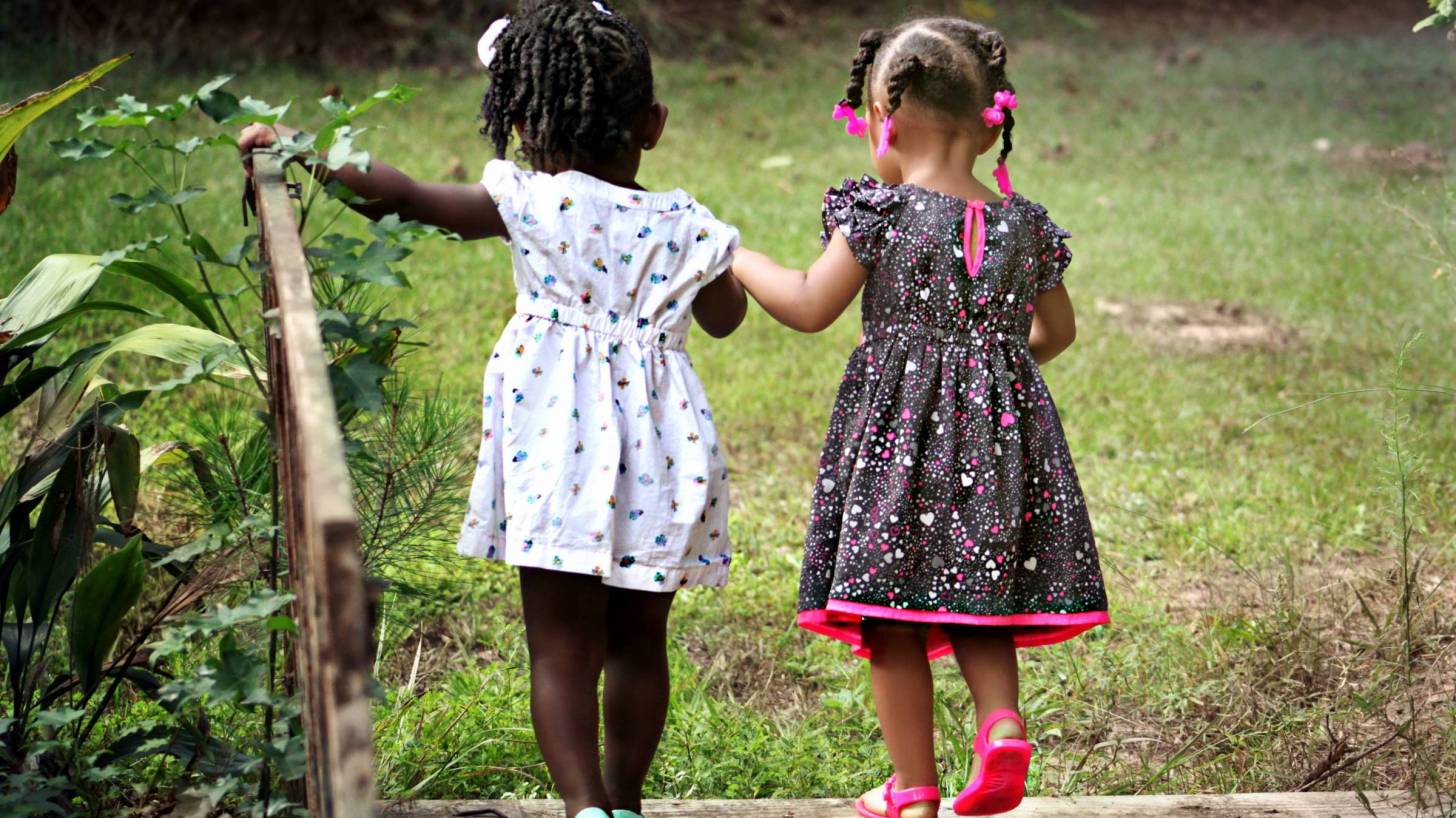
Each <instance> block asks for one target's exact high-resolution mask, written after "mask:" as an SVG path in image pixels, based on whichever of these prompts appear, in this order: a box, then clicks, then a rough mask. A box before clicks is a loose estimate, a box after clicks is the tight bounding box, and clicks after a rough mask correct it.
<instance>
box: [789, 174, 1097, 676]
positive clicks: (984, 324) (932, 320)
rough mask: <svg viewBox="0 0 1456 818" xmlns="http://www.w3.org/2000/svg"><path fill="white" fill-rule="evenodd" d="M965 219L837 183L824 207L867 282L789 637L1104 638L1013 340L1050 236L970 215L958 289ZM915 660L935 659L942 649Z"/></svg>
mask: <svg viewBox="0 0 1456 818" xmlns="http://www.w3.org/2000/svg"><path fill="white" fill-rule="evenodd" d="M966 207H967V202H966V201H965V200H963V199H957V198H955V197H952V196H948V195H945V194H942V193H938V192H935V191H931V190H927V189H924V188H919V187H916V186H913V185H898V186H889V185H881V184H879V183H877V182H875V181H874V180H872V179H869V178H865V179H863V180H861V181H859V182H855V181H852V180H846V182H845V185H844V186H843V187H842V188H840V189H831V190H830V191H829V193H828V195H827V196H826V199H825V211H824V222H825V235H824V238H825V241H826V242H827V241H828V239H829V237H830V236H831V235H832V233H833V232H834V231H836V230H837V231H839V232H840V233H842V234H843V235H844V237H845V239H846V240H847V241H848V243H849V245H850V248H851V250H852V251H853V253H854V255H855V258H856V259H858V260H859V261H860V263H861V264H863V265H865V266H866V267H867V268H868V269H869V270H870V277H869V279H868V281H867V283H866V285H865V290H864V294H863V297H862V311H863V320H864V328H865V342H864V343H863V344H862V345H861V346H860V347H859V348H858V349H856V350H855V352H854V354H853V355H852V356H851V357H850V360H849V363H848V365H847V367H846V368H845V372H844V378H843V381H842V383H841V385H840V388H839V394H838V397H837V399H836V401H835V406H834V410H833V413H832V415H831V418H830V423H829V430H828V432H827V434H826V436H825V442H824V452H823V455H822V457H821V460H820V465H819V472H818V481H817V484H816V486H815V490H814V499H813V510H812V516H811V523H810V527H809V533H808V537H807V541H806V544H805V553H804V567H803V573H802V577H801V583H800V589H799V609H800V612H801V613H800V621H801V623H803V624H804V625H805V626H806V627H810V628H811V629H813V630H816V631H819V632H822V633H825V634H827V635H830V636H833V637H835V638H839V639H842V640H844V641H846V642H850V643H851V644H853V645H855V646H856V647H858V648H859V649H860V650H859V652H860V653H861V654H862V655H863V648H862V646H861V642H860V639H859V623H860V621H861V619H862V617H864V616H871V617H881V618H889V619H902V620H910V621H916V622H923V623H928V624H931V625H950V624H975V625H1000V626H1006V627H1012V628H1014V629H1015V630H1016V633H1017V641H1018V643H1019V644H1022V645H1032V644H1049V643H1051V642H1056V641H1061V640H1062V639H1066V638H1070V637H1071V636H1073V635H1075V634H1076V633H1080V632H1081V631H1083V630H1086V629H1087V628H1089V627H1092V626H1094V625H1096V624H1101V623H1102V622H1105V621H1106V614H1105V611H1106V608H1107V599H1106V594H1105V592H1104V589H1103V583H1102V575H1101V570H1100V568H1099V565H1098V557H1097V548H1096V545H1095V543H1094V539H1093V535H1092V526H1091V522H1090V520H1089V518H1088V514H1087V508H1086V502H1085V500H1084V498H1083V495H1082V490H1081V487H1080V485H1079V483H1078V480H1077V474H1076V470H1075V469H1074V468H1073V465H1072V458H1071V454H1070V452H1069V451H1068V448H1067V441H1066V437H1065V436H1064V434H1063V432H1062V426H1061V421H1060V418H1059V417H1058V414H1057V410H1056V407H1055V405H1054V404H1053V402H1052V398H1051V394H1050V393H1049V392H1048V391H1047V387H1046V383H1045V382H1044V381H1043V380H1042V376H1041V372H1040V370H1039V369H1038V367H1037V364H1036V361H1035V359H1034V358H1033V357H1032V354H1031V350H1030V348H1029V347H1028V346H1027V340H1026V339H1027V335H1028V333H1029V331H1030V328H1031V321H1032V316H1033V314H1034V300H1035V297H1036V295H1037V294H1038V293H1040V292H1044V291H1046V290H1049V289H1051V288H1053V287H1055V286H1056V285H1057V284H1059V283H1060V282H1061V280H1062V276H1063V274H1064V272H1065V270H1066V267H1067V264H1068V263H1069V262H1070V260H1071V253H1070V251H1069V250H1068V249H1067V247H1066V244H1065V240H1066V239H1067V238H1068V237H1069V235H1070V234H1068V233H1067V232H1066V231H1064V230H1062V229H1061V228H1059V227H1057V226H1056V224H1054V223H1053V222H1052V221H1051V220H1050V219H1049V218H1048V217H1047V214H1046V210H1045V209H1044V208H1042V207H1041V206H1040V205H1037V204H1035V203H1033V202H1031V201H1029V200H1027V199H1025V198H1023V197H1021V196H1013V197H1011V198H1009V199H1006V200H1004V201H1001V202H995V203H991V204H988V205H987V206H986V234H987V235H986V254H985V261H984V264H983V266H982V268H981V270H980V272H979V275H978V276H977V277H976V278H971V277H970V276H969V275H968V273H967V265H966V260H965V257H964V253H963V250H962V236H961V231H962V228H963V224H964V215H965V211H966ZM937 633H938V635H939V637H940V638H939V639H932V640H931V652H932V655H939V654H943V653H944V652H945V651H946V649H947V646H946V644H945V640H944V638H943V637H944V635H943V632H941V631H937Z"/></svg>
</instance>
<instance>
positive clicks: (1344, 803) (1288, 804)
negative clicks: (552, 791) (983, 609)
mask: <svg viewBox="0 0 1456 818" xmlns="http://www.w3.org/2000/svg"><path fill="white" fill-rule="evenodd" d="M1365 797H1366V799H1368V801H1369V804H1370V808H1369V809H1366V807H1365V804H1364V803H1363V802H1362V801H1361V799H1360V796H1358V795H1356V794H1355V793H1352V792H1308V793H1267V794H1264V793H1258V794H1243V795H1130V796H1092V797H1087V798H1028V799H1026V801H1025V802H1024V803H1023V804H1022V805H1021V807H1020V808H1019V809H1017V810H1016V811H1015V812H1014V813H1011V814H1010V815H1011V816H1012V818H1153V816H1158V818H1165V817H1166V818H1180V816H1181V817H1182V818H1194V817H1195V816H1196V818H1360V816H1368V815H1374V816H1377V818H1386V816H1391V818H1394V817H1395V816H1413V815H1415V814H1416V810H1415V808H1414V806H1413V805H1412V802H1411V799H1410V797H1409V796H1407V795H1406V794H1405V793H1400V792H1372V793H1366V794H1365ZM492 810H493V811H494V812H492ZM645 812H646V815H647V816H648V818H706V816H739V815H741V816H745V818H854V815H855V811H854V802H853V801H847V800H838V799H817V800H805V801H650V802H648V804H647V809H646V810H645ZM563 814H564V813H563V812H562V808H561V802H560V801H397V802H385V804H384V809H383V810H382V812H381V815H382V816H383V817H384V818H495V817H497V816H498V818H560V817H561V816H562V815H563ZM940 816H941V818H952V816H954V813H952V812H951V810H950V802H949V801H948V800H947V801H946V802H945V804H944V805H943V806H942V807H941V810H940Z"/></svg>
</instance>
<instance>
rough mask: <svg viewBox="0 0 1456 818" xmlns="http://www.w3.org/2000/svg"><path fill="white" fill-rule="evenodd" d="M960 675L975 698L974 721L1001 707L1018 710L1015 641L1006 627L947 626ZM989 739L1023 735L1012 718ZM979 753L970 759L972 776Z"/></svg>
mask: <svg viewBox="0 0 1456 818" xmlns="http://www.w3.org/2000/svg"><path fill="white" fill-rule="evenodd" d="M946 633H947V634H948V635H949V636H950V642H951V645H952V646H954V648H955V656H956V661H957V662H958V663H959V664H960V666H961V675H962V676H964V677H965V679H966V684H967V685H969V686H970V688H971V696H972V697H973V698H974V699H975V701H976V724H977V726H978V729H979V725H980V724H981V723H982V722H983V721H984V720H985V718H986V717H987V716H989V715H990V714H991V713H993V712H995V711H996V710H1000V709H1001V708H1003V707H1004V708H1008V709H1011V710H1017V711H1018V712H1019V708H1018V705H1017V701H1018V699H1019V697H1020V692H1021V690H1020V679H1019V678H1018V674H1017V669H1016V644H1015V643H1014V642H1013V641H1012V637H1011V632H1010V631H1009V630H1008V629H1005V628H959V627H958V628H947V629H946ZM991 738H993V739H999V738H1025V736H1024V735H1023V732H1022V730H1021V728H1019V727H1017V726H1016V723H1015V722H1013V721H1002V722H1000V723H999V724H997V725H995V726H994V727H992V728H991ZM980 766H981V759H980V757H979V756H977V757H976V758H975V760H974V761H972V762H971V777H972V778H974V777H975V775H976V773H977V772H978V771H979V770H980Z"/></svg>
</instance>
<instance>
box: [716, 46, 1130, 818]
mask: <svg viewBox="0 0 1456 818" xmlns="http://www.w3.org/2000/svg"><path fill="white" fill-rule="evenodd" d="M862 101H867V102H868V115H869V118H868V120H864V119H861V118H860V117H859V116H858V114H856V113H855V110H856V109H858V108H859V107H860V104H861V102H862ZM1016 107H1017V100H1016V96H1015V93H1014V90H1013V88H1012V86H1011V83H1010V82H1009V80H1008V79H1007V78H1006V44H1005V41H1004V40H1003V39H1002V37H1001V35H1000V34H999V33H997V32H994V31H990V30H988V29H985V28H983V27H981V26H979V25H976V24H974V23H971V22H969V21H966V20H961V19H955V18H936V19H924V20H915V21H912V22H909V23H906V24H904V25H901V26H899V27H898V28H895V29H893V30H890V31H869V32H866V33H865V34H864V35H863V36H862V37H861V39H860V51H859V54H858V55H857V56H856V57H855V60H854V69H853V72H852V75H851V81H850V84H849V87H848V89H847V91H846V95H845V99H844V100H843V101H842V102H841V103H840V105H839V106H837V107H836V109H835V117H836V118H837V119H847V120H848V124H847V130H848V131H849V132H850V133H851V134H853V135H857V136H868V137H869V140H870V145H871V146H873V148H872V153H873V162H874V166H875V170H876V171H877V172H878V174H879V176H880V178H881V179H883V180H884V181H883V182H877V181H875V180H874V179H871V178H869V177H865V178H864V179H862V180H861V181H858V182H855V181H852V180H846V182H845V183H844V185H843V186H842V187H840V188H838V189H831V190H830V191H829V192H828V194H827V195H826V197H825V202H824V242H825V246H826V249H825V252H824V255H823V256H821V257H820V258H819V260H818V261H816V262H815V263H814V264H813V265H812V266H811V267H810V268H809V269H808V271H806V272H801V271H797V270H789V269H785V268H783V267H781V266H779V265H778V264H776V263H774V262H773V261H772V260H770V259H768V258H767V257H765V256H763V255H761V254H758V253H754V252H751V251H746V250H741V251H739V253H738V255H737V258H736V260H735V262H734V265H733V272H734V274H735V275H736V276H737V277H738V279H739V280H740V281H742V283H743V285H744V286H745V287H746V288H747V289H748V291H749V292H750V293H751V294H752V295H753V296H754V297H755V298H756V299H757V300H758V301H759V303H760V304H762V305H763V307H764V309H765V310H767V311H768V312H769V313H770V314H771V315H773V316H774V317H775V318H777V319H778V320H779V321H781V322H782V323H784V324H786V325H788V326H790V327H793V328H795V329H799V330H802V331H806V332H817V331H819V330H822V329H824V328H825V327H827V326H829V324H831V323H832V322H833V321H834V320H835V319H836V318H837V317H838V316H839V315H840V314H841V313H842V312H843V311H844V310H845V309H846V308H847V307H848V306H849V304H850V302H852V301H853V300H854V297H855V295H856V294H858V293H859V292H860V291H861V289H863V299H862V317H863V321H864V341H863V343H862V344H861V345H860V347H859V348H858V349H856V350H855V352H854V354H853V355H852V356H851V357H850V360H849V364H848V366H847V367H846V369H845V373H844V379H843V382H842V383H841V385H840V389H839V395H838V398H837V399H836V401H835V405H834V411H833V414H832V415H831V418H830V422H829V431H828V433H827V434H826V436H825V442H824V453H823V456H822V458H821V460H820V465H819V474H818V482H817V484H816V486H815V488H814V500H813V510H812V516H811V522H810V526H809V533H808V538H807V542H806V544H805V553H804V567H803V575H802V579H801V582H800V587H799V624H800V625H802V626H803V627H805V628H807V629H809V630H812V631H815V632H817V633H821V634H824V635H826V636H830V637H833V638H835V639H839V640H842V641H844V642H847V643H848V644H850V645H851V646H852V647H853V649H854V652H855V653H856V654H858V655H860V656H863V657H866V658H868V659H869V660H870V665H871V675H872V679H873V687H874V692H875V706H876V710H877V713H878V715H879V720H880V725H881V729H882V731H883V733H884V736H885V743H886V745H887V747H888V749H889V754H890V759H891V761H892V762H893V764H894V768H895V775H894V776H892V777H891V779H890V781H889V782H887V783H886V784H885V785H884V787H882V788H876V789H874V790H871V791H870V792H867V793H865V795H864V797H863V798H861V799H860V801H859V803H858V805H857V807H858V810H859V812H860V814H861V815H864V816H869V817H870V818H878V816H886V815H887V816H890V818H899V816H902V815H903V816H904V817H905V818H929V816H933V815H934V814H935V810H936V808H937V806H938V804H939V801H940V795H939V786H938V782H937V774H936V764H935V758H934V752H933V746H932V738H931V734H932V715H931V714H932V695H933V691H932V686H931V675H930V667H929V660H931V659H934V658H936V657H939V656H943V655H949V654H952V653H953V654H954V655H955V657H956V659H957V660H958V662H959V663H960V667H961V670H962V673H963V675H964V676H965V679H966V682H967V683H968V684H969V685H970V688H971V691H972V694H973V695H974V697H975V702H976V711H977V716H978V721H979V724H980V730H979V733H978V736H977V739H976V745H975V751H976V760H975V763H974V765H973V768H972V780H971V782H970V784H969V786H967V787H966V788H965V789H964V790H962V791H961V793H960V794H959V796H958V797H957V798H956V799H955V803H954V805H953V806H954V809H955V812H956V813H957V814H960V815H990V814H994V813H998V812H1005V811H1007V810H1010V809H1012V808H1014V807H1015V806H1016V805H1017V804H1019V803H1020V801H1021V798H1022V795H1023V792H1024V789H1025V778H1026V772H1027V768H1028V766H1029V763H1030V755H1031V745H1030V744H1029V743H1027V741H1026V734H1025V727H1024V725H1023V723H1022V721H1021V719H1020V717H1019V716H1018V715H1017V713H1016V708H1017V668H1016V648H1017V647H1029V646H1033V645H1047V644H1052V643H1055V642H1060V641H1063V640H1065V639H1070V638H1071V637H1073V636H1075V635H1076V634H1079V633H1081V632H1083V631H1085V630H1087V629H1089V628H1092V627H1094V626H1096V625H1099V624H1103V623H1105V622H1107V621H1108V620H1107V599H1106V595H1105V593H1104V591H1103V584H1102V575H1101V571H1100V569H1099V567H1098V560H1097V549H1096V546H1095V545H1094V543H1093V537H1092V527H1091V523H1090V521H1089V519H1088V516H1087V509H1086V504H1085V501H1084V499H1083V496H1082V490H1081V487H1080V486H1079V484H1078V482H1077V475H1076V472H1075V470H1074V469H1073V467H1072V459H1071V456H1070V454H1069V452H1068V450H1067V442H1066V438H1065V436H1064V435H1063V432H1062V426H1061V421H1060V419H1059V417H1058V415H1057V410H1056V408H1055V406H1054V405H1053V404H1052V399H1051V395H1050V394H1049V393H1048V392H1047V387H1046V383H1045V382H1044V381H1043V380H1042V376H1041V372H1040V370H1039V368H1038V366H1039V365H1040V364H1044V363H1046V362H1047V361H1049V360H1051V359H1052V358H1054V357H1056V355H1058V354H1059V353H1060V352H1062V351H1063V350H1064V349H1066V348H1067V346H1068V345H1070V344H1071V342H1072V339H1073V336H1074V334H1075V321H1074V318H1073V313H1072V305H1071V301H1070V299H1069V298H1068V295H1067V291H1066V289H1065V287H1064V286H1063V285H1062V276H1063V273H1064V271H1065V270H1066V268H1067V264H1068V263H1069V262H1070V261H1071V253H1070V251H1069V250H1068V249H1067V247H1066V245H1065V243H1064V242H1065V239H1067V238H1068V237H1069V234H1068V233H1067V232H1066V231H1064V230H1062V229H1061V228H1060V227H1058V226H1057V225H1056V224H1054V223H1053V222H1052V221H1051V219H1049V218H1048V217H1047V213H1046V210H1045V209H1044V208H1043V207H1042V206H1041V205H1039V204H1036V203H1034V202H1032V201H1030V200H1029V199H1026V198H1025V197H1023V196H1020V195H1018V194H1014V193H1013V192H1012V190H1011V184H1010V179H1009V176H1008V174H1007V171H1006V165H1005V160H1006V156H1007V154H1008V153H1010V151H1011V131H1012V127H1013V125H1014V114H1013V111H1014V110H1015V109H1016ZM998 143H999V144H1000V146H1001V151H1000V156H999V158H998V162H997V165H996V170H995V172H994V174H993V176H994V178H995V179H996V180H997V182H998V186H999V187H1000V195H997V193H996V192H995V191H992V190H991V189H990V188H988V187H987V186H985V185H984V184H982V183H981V182H980V181H978V180H977V179H976V177H975V176H974V175H973V170H974V166H975V163H976V160H977V159H978V158H979V157H980V156H982V155H984V154H986V153H987V152H989V151H991V150H992V149H994V148H995V147H996V145H997V144H998Z"/></svg>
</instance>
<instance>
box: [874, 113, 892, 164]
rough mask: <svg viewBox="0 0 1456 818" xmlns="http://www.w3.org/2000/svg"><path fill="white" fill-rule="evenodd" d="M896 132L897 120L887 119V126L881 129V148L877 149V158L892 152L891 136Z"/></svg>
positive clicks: (888, 117) (889, 117) (890, 117)
mask: <svg viewBox="0 0 1456 818" xmlns="http://www.w3.org/2000/svg"><path fill="white" fill-rule="evenodd" d="M894 130H895V118H894V117H892V116H887V117H885V126H884V127H883V128H881V129H880V146H879V147H878V148H876V149H875V156H884V155H885V154H887V153H889V152H890V134H891V133H892V132H893V131H894Z"/></svg>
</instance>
